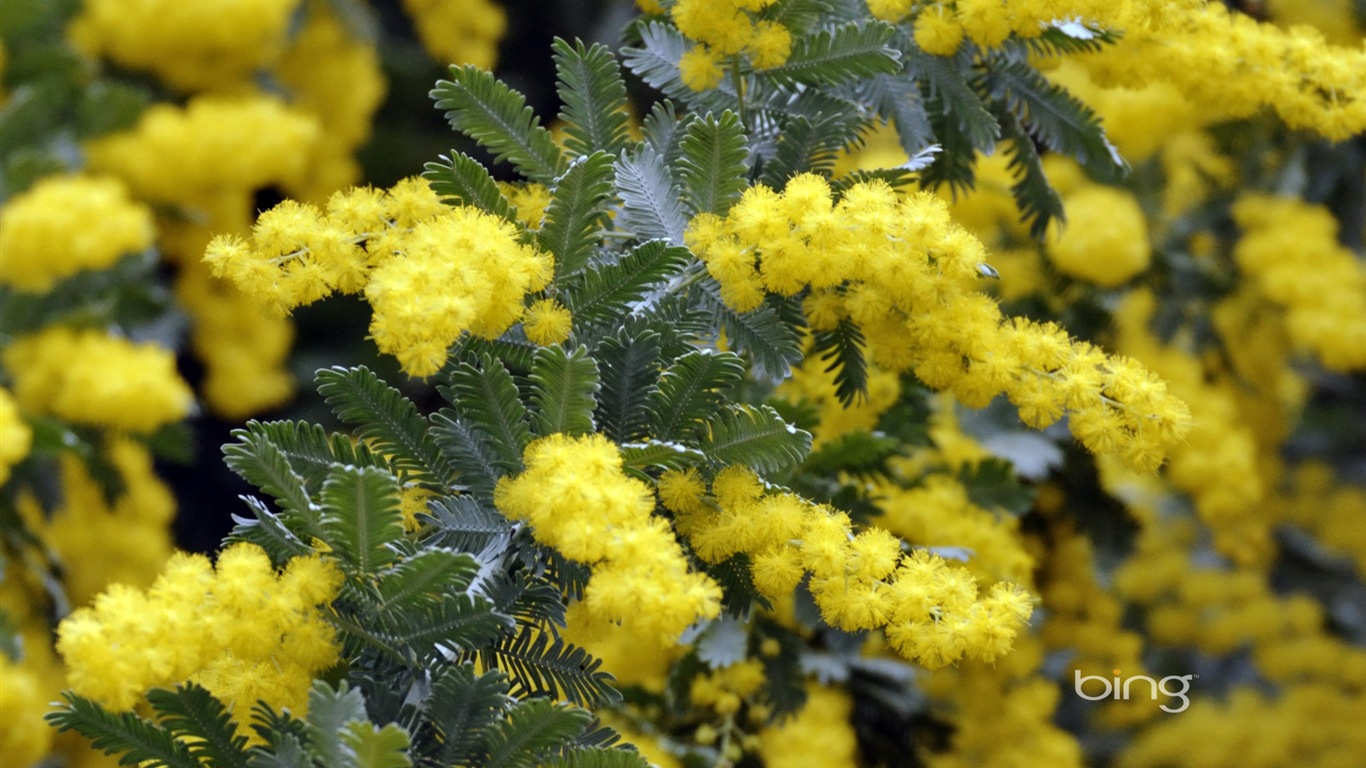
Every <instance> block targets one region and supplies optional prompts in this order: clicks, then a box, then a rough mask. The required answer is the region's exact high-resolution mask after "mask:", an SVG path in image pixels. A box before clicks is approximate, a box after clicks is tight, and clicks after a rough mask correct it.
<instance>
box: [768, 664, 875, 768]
mask: <svg viewBox="0 0 1366 768" xmlns="http://www.w3.org/2000/svg"><path fill="white" fill-rule="evenodd" d="M853 713H854V700H853V699H852V698H851V697H850V696H849V693H848V692H846V691H843V690H841V689H839V688H831V687H826V686H823V685H815V684H811V685H808V686H807V688H806V705H805V706H804V707H802V710H801V711H800V712H798V713H797V714H796V716H794V717H792V718H789V719H787V720H784V721H782V722H781V723H779V724H774V725H771V726H769V727H768V728H765V729H764V730H762V731H760V732H759V755H760V757H762V758H763V761H764V765H765V766H767V767H768V768H805V766H809V765H832V766H833V765H859V748H858V735H857V734H856V733H855V732H854V726H853V725H852V724H851V723H850V717H851V716H852V715H853Z"/></svg>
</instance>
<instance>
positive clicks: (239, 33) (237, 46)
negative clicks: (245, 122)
mask: <svg viewBox="0 0 1366 768" xmlns="http://www.w3.org/2000/svg"><path fill="white" fill-rule="evenodd" d="M299 4H300V0H204V1H203V2H195V3H181V2H177V1H176V0H136V1H135V2H131V3H130V2H127V0H88V2H86V3H85V4H84V8H83V10H82V13H81V15H80V16H79V17H78V18H77V19H76V21H75V22H74V23H73V24H72V25H71V29H70V32H69V34H70V35H71V39H72V41H73V42H74V43H75V44H76V45H77V46H79V47H80V48H82V49H83V50H84V51H85V52H86V53H88V54H89V55H91V56H104V57H107V58H108V59H110V60H111V61H114V62H116V63H118V64H120V65H122V66H125V67H128V68H129V69H135V70H141V71H145V72H151V73H152V74H155V75H156V76H157V77H159V78H161V79H162V80H163V81H165V82H167V83H169V84H171V85H173V86H175V87H177V88H181V89H186V90H200V89H214V88H221V87H223V86H224V85H225V84H230V83H233V82H236V81H239V80H242V79H245V78H247V77H250V76H251V75H252V74H253V73H255V72H256V71H257V70H263V69H267V68H269V67H270V66H271V65H272V64H273V63H274V62H275V61H276V60H277V59H278V58H279V57H280V54H281V53H283V51H284V49H285V44H286V39H287V35H288V33H289V24H290V21H291V19H292V18H293V16H294V12H295V10H296V9H297V8H298V7H299Z"/></svg>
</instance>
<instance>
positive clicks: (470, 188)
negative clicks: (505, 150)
mask: <svg viewBox="0 0 1366 768" xmlns="http://www.w3.org/2000/svg"><path fill="white" fill-rule="evenodd" d="M423 167H424V168H426V170H425V171H423V173H422V176H423V178H425V179H427V183H428V184H429V185H431V188H432V191H433V192H435V193H437V194H438V195H440V196H441V197H442V198H446V199H449V200H450V201H451V202H452V203H454V204H455V205H468V206H472V207H474V208H478V209H479V210H481V211H484V212H486V213H491V214H493V215H494V216H497V217H499V218H501V219H504V220H505V221H509V222H514V223H515V222H516V221H517V211H516V209H515V208H513V207H512V203H509V202H508V199H507V198H506V197H504V196H503V192H502V190H500V189H498V184H497V183H496V182H495V181H494V180H493V176H492V175H491V174H490V173H489V172H488V169H487V168H485V167H484V165H483V164H482V163H480V162H479V161H478V160H475V159H474V158H472V157H470V156H469V155H467V154H465V153H464V152H460V151H458V150H454V149H452V150H451V154H450V156H449V157H447V156H445V155H442V156H441V160H440V162H431V163H427V164H426V165H425V166H423Z"/></svg>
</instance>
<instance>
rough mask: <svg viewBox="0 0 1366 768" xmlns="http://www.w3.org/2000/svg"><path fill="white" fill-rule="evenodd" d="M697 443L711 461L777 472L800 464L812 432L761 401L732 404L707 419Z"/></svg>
mask: <svg viewBox="0 0 1366 768" xmlns="http://www.w3.org/2000/svg"><path fill="white" fill-rule="evenodd" d="M707 426H708V430H707V433H706V434H705V436H704V437H703V438H702V441H701V445H699V447H700V448H701V449H702V452H703V453H705V454H706V455H707V457H708V458H709V459H711V460H712V461H713V462H715V463H717V464H721V465H725V464H744V465H746V466H749V467H751V468H753V469H754V470H756V471H758V472H764V473H771V472H779V471H781V470H783V469H786V468H788V467H791V466H795V465H797V464H800V463H801V462H802V460H803V459H805V458H806V455H807V454H808V453H809V452H810V451H811V434H810V433H809V432H805V431H803V430H800V429H797V428H796V427H794V426H792V425H791V424H788V423H787V422H785V421H783V418H782V417H781V416H779V415H778V412H777V411H775V410H773V409H772V408H770V407H768V406H767V405H760V406H758V407H754V406H749V405H739V404H736V405H731V406H729V407H728V408H726V409H724V410H722V411H721V412H720V413H718V414H717V415H716V416H715V417H714V418H712V419H711V420H709V421H708V422H707Z"/></svg>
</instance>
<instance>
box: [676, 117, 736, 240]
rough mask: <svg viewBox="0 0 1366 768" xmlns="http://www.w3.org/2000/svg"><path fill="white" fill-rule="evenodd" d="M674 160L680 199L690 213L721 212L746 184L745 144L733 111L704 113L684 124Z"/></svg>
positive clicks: (732, 201)
mask: <svg viewBox="0 0 1366 768" xmlns="http://www.w3.org/2000/svg"><path fill="white" fill-rule="evenodd" d="M681 147H682V151H683V152H682V156H681V157H680V158H679V161H678V181H679V186H680V189H681V190H682V192H683V199H684V201H685V202H686V203H687V205H688V208H689V210H690V211H692V213H693V214H699V213H714V214H716V215H718V216H724V215H725V214H726V211H728V210H730V207H731V206H732V205H734V204H735V201H737V200H739V199H740V195H741V193H743V192H744V191H745V189H747V188H748V186H749V185H748V181H747V180H748V178H749V164H748V163H747V162H746V158H747V157H749V148H748V146H747V145H746V139H745V129H744V126H742V125H741V124H740V118H738V117H736V115H735V113H734V112H730V111H725V112H722V113H721V115H720V116H719V117H717V116H715V115H713V114H711V113H707V114H706V115H705V116H704V117H701V118H698V119H697V120H694V121H693V122H691V123H689V124H688V127H687V128H686V129H685V131H684V134H683V141H682V144H681Z"/></svg>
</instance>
